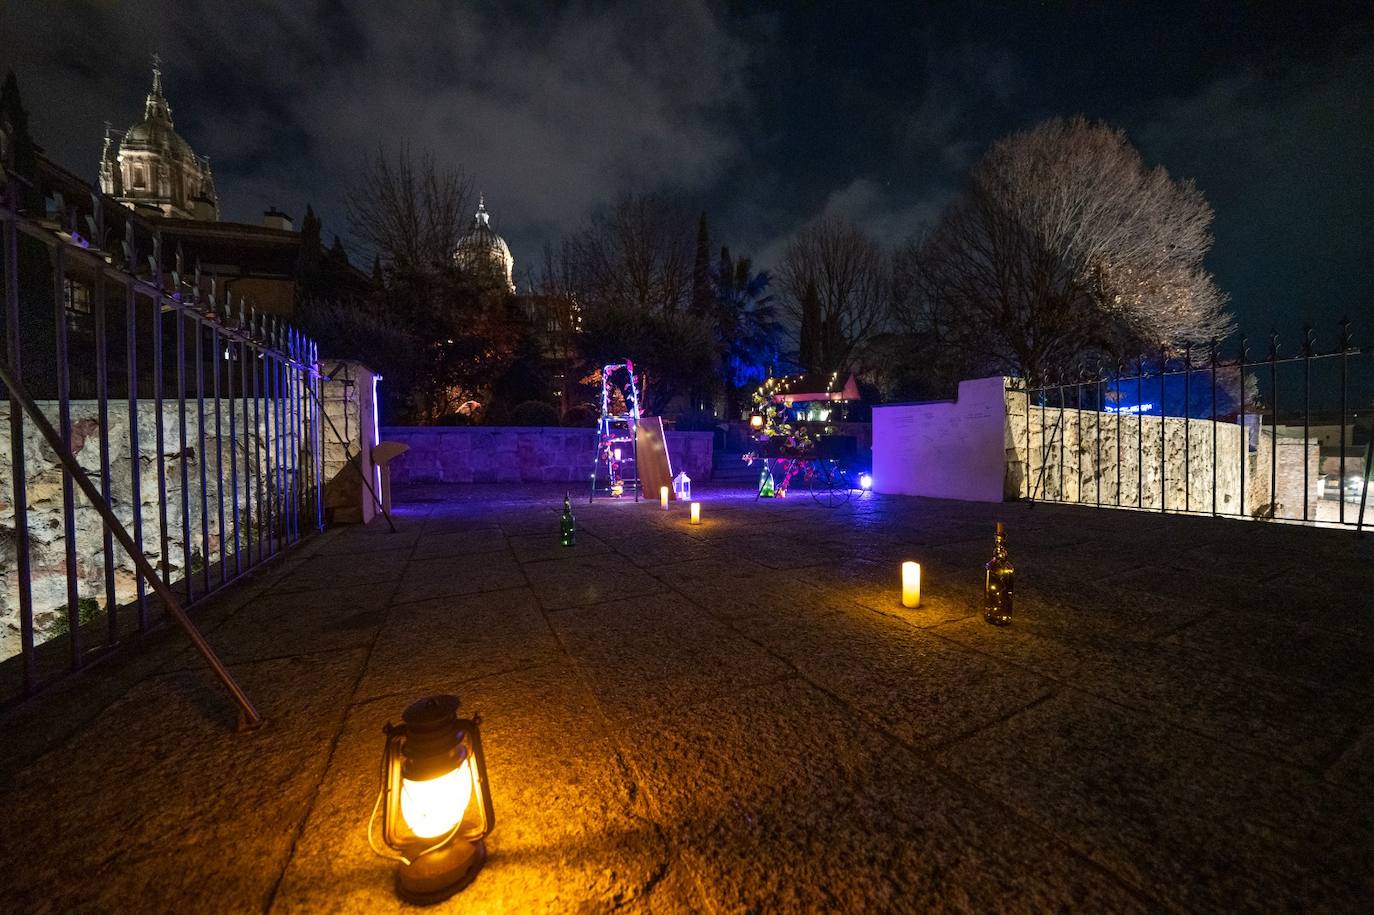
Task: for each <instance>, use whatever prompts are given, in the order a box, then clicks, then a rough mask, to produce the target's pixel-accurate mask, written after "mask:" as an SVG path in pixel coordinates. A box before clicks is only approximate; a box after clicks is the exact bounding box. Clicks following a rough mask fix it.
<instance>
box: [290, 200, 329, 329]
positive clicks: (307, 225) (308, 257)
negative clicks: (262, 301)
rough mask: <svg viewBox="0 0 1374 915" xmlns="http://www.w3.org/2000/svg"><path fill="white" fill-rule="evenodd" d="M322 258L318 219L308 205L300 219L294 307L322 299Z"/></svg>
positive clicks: (323, 290)
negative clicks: (299, 246) (299, 242)
mask: <svg viewBox="0 0 1374 915" xmlns="http://www.w3.org/2000/svg"><path fill="white" fill-rule="evenodd" d="M323 261H324V257H323V252H322V250H321V247H320V218H319V217H318V216H316V215H315V210H314V208H313V207H311V206H310V205H308V204H307V205H306V207H305V216H304V217H303V218H302V219H301V250H300V254H298V255H297V256H296V305H297V306H301V305H305V304H307V303H309V302H312V301H314V300H316V299H320V298H324V297H325V294H326V292H327V290H326V289H325V281H324V263H323Z"/></svg>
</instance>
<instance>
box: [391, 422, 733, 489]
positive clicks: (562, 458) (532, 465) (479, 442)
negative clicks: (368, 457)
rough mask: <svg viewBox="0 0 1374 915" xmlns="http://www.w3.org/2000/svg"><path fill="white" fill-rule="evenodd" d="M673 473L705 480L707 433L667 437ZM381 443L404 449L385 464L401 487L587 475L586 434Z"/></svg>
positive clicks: (405, 433)
mask: <svg viewBox="0 0 1374 915" xmlns="http://www.w3.org/2000/svg"><path fill="white" fill-rule="evenodd" d="M667 437H668V454H669V458H670V460H671V462H672V465H673V473H677V472H678V471H680V470H685V471H686V472H687V475H688V476H689V477H691V478H692V479H693V480H694V481H696V480H709V479H710V478H711V456H712V455H711V449H712V434H711V433H710V432H669V433H667ZM382 439H383V440H385V441H391V442H402V443H404V444H406V445H409V446H410V450H409V451H407V452H406V453H405V454H403V455H401V456H400V457H398V458H396V459H395V460H394V461H392V462H391V481H392V483H393V484H401V483H581V482H584V481H585V480H587V479H588V477H589V476H590V475H591V472H592V462H593V459H594V457H595V451H596V432H595V430H592V429H564V428H559V427H549V428H543V427H513V426H476V427H458V428H455V427H449V426H404V427H401V426H397V427H389V428H385V429H383V430H382Z"/></svg>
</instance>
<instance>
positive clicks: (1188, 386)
mask: <svg viewBox="0 0 1374 915" xmlns="http://www.w3.org/2000/svg"><path fill="white" fill-rule="evenodd" d="M1192 418H1193V346H1192V344H1191V343H1190V344H1187V345H1185V346H1184V347H1183V510H1184V511H1185V512H1186V511H1192V508H1193V466H1192V457H1193V426H1192Z"/></svg>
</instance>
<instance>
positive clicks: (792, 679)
mask: <svg viewBox="0 0 1374 915" xmlns="http://www.w3.org/2000/svg"><path fill="white" fill-rule="evenodd" d="M561 494H562V493H561V490H558V491H556V490H554V489H553V488H549V487H515V488H512V487H504V486H466V487H464V486H451V487H447V488H443V487H432V488H423V489H422V488H411V489H409V490H406V491H404V492H402V493H400V494H399V495H400V497H401V498H402V499H403V500H404V504H402V505H401V506H400V507H399V508H398V511H397V516H398V517H397V523H398V525H399V527H400V532H399V533H396V534H390V533H388V532H387V531H386V528H385V526H384V525H383V526H380V527H378V526H373V527H371V528H368V529H345V530H339V531H333V532H330V533H327V534H325V535H322V536H320V537H317V538H314V540H313V541H311V542H309V543H308V544H307V545H306V546H305V547H303V548H302V550H301V551H299V552H298V553H296V554H295V555H294V556H291V557H288V558H287V559H285V560H284V561H283V563H282V565H281V566H280V567H279V568H276V569H274V570H271V571H270V572H266V573H264V574H263V575H262V576H260V577H259V578H257V579H256V580H254V581H252V582H251V583H250V584H248V585H246V586H244V587H242V588H240V589H238V590H236V591H235V592H233V593H232V594H230V595H226V596H225V597H224V598H223V599H222V600H220V601H219V602H218V603H216V604H214V605H212V606H210V607H207V608H205V609H204V610H203V611H202V612H201V614H200V619H201V620H202V622H203V624H204V625H205V627H206V631H207V633H208V637H209V639H210V641H211V642H212V643H213V644H214V645H215V646H216V647H217V648H218V649H219V650H220V651H221V652H222V655H223V656H224V658H225V659H226V661H227V662H228V663H229V664H230V666H231V669H232V670H233V671H234V672H235V673H236V674H237V675H238V676H239V677H240V679H241V681H242V682H243V684H244V686H245V687H246V689H247V690H248V692H249V694H250V695H251V696H253V698H254V699H255V701H256V702H257V703H258V705H259V707H260V708H261V709H262V711H263V712H264V714H265V715H266V717H267V724H266V725H265V726H264V727H263V728H262V729H261V730H259V731H258V732H255V733H252V734H235V733H233V732H232V730H231V724H232V721H233V708H232V706H231V704H230V702H229V700H228V698H227V696H226V695H224V694H223V692H222V691H221V690H220V689H219V688H218V687H217V685H216V684H215V682H214V681H213V680H212V679H211V678H210V676H209V675H208V674H207V672H206V670H205V669H204V667H203V665H202V664H201V663H200V662H199V660H198V658H197V657H195V656H194V655H193V654H192V653H191V652H190V650H189V649H187V648H186V647H185V642H184V640H183V639H182V638H181V637H180V636H179V635H178V634H177V633H175V632H167V633H165V634H164V635H163V636H161V637H158V638H154V639H150V640H149V644H147V645H141V646H138V647H137V648H136V649H130V650H127V651H125V652H123V653H122V654H120V655H119V656H117V657H116V659H114V660H113V661H112V662H110V663H107V664H104V665H102V666H100V667H98V668H97V669H95V670H93V671H91V672H89V673H88V674H85V675H82V676H80V677H77V678H74V679H73V680H71V681H70V682H69V683H68V684H67V685H64V687H62V688H61V689H60V690H57V691H54V692H52V693H49V694H45V695H43V696H42V697H40V699H39V700H38V701H36V702H33V703H30V704H29V705H27V706H23V707H21V708H20V709H18V710H16V711H14V712H12V713H10V714H9V715H8V716H7V718H6V720H5V721H4V722H3V731H0V733H3V734H4V735H5V741H4V748H3V750H0V778H3V781H0V784H3V786H4V788H3V792H4V793H3V797H0V801H3V807H2V808H0V809H3V810H4V811H5V816H4V818H3V825H0V860H3V861H4V862H5V864H4V871H5V879H4V880H0V911H5V912H29V911H62V912H66V911H102V912H157V911H169V912H183V913H184V912H242V911H252V910H259V909H261V910H271V911H281V912H297V911H310V912H339V911H352V912H386V911H392V910H397V909H400V908H403V906H402V905H401V904H400V903H399V902H397V901H396V900H395V898H394V896H393V895H392V890H391V865H390V864H389V863H388V862H386V861H383V860H381V859H379V858H376V857H374V856H373V855H372V854H371V853H370V852H369V851H368V847H367V842H366V838H365V828H366V825H367V821H368V816H369V814H370V812H371V810H372V804H373V799H374V797H375V792H376V789H377V785H376V779H377V770H378V764H379V758H380V752H381V743H382V740H381V728H382V725H383V724H384V723H385V722H387V721H388V720H398V719H399V716H400V712H401V710H402V709H403V708H404V707H405V705H406V704H407V703H409V702H410V701H411V700H412V699H413V698H416V697H419V696H422V695H425V694H428V693H433V692H439V691H445V692H454V693H457V694H458V695H459V696H460V697H462V700H463V708H464V710H465V711H467V712H472V711H479V712H480V713H481V714H482V716H483V718H484V721H485V724H484V728H483V732H484V739H485V742H486V752H487V758H488V769H489V774H490V780H491V786H492V791H493V795H494V803H495V808H496V813H497V827H496V831H495V833H494V834H493V836H492V837H491V839H490V841H489V847H490V851H491V857H490V860H489V862H488V864H487V866H486V868H485V869H484V870H483V872H482V873H481V874H480V875H479V877H478V878H477V880H476V882H475V883H474V884H473V885H472V886H471V887H470V888H469V889H467V890H466V891H464V892H463V893H462V894H461V895H460V896H459V897H457V898H455V899H453V900H451V901H450V902H449V903H448V904H447V905H446V906H441V907H440V908H441V909H447V910H451V911H469V910H470V911H499V910H513V911H522V912H527V911H559V912H563V911H605V910H609V909H613V908H617V907H623V908H627V909H631V910H653V911H678V910H705V911H738V910H754V911H790V910H829V911H890V910H917V911H925V910H960V911H988V910H1008V911H1031V910H1046V909H1056V910H1089V911H1101V910H1110V911H1144V910H1149V911H1157V910H1162V909H1174V910H1189V911H1226V912H1232V911H1244V910H1275V909H1299V908H1301V909H1310V910H1330V911H1356V910H1364V911H1368V910H1370V907H1371V905H1374V816H1371V814H1372V813H1374V801H1371V797H1372V796H1374V639H1371V635H1372V634H1374V600H1371V594H1374V562H1372V561H1371V560H1374V541H1370V540H1361V539H1357V538H1356V537H1354V536H1353V535H1351V534H1350V533H1348V532H1341V531H1328V530H1309V529H1301V528H1296V527H1285V526H1277V525H1267V524H1262V523H1250V522H1240V521H1214V520H1211V519H1206V518H1180V517H1163V516H1159V515H1154V514H1146V513H1134V512H1125V511H1112V510H1094V509H1088V508H1077V507H1071V506H1049V505H1043V506H1036V507H1029V506H1026V505H1021V504H1016V505H978V504H968V503H956V502H939V501H933V500H922V499H910V498H900V497H882V496H872V495H871V496H868V497H866V498H864V499H861V500H856V501H854V502H853V503H851V504H850V505H848V506H846V507H843V508H838V509H834V510H829V509H824V508H820V507H818V506H816V505H814V504H813V503H812V502H811V501H810V500H809V499H807V498H804V497H802V498H799V497H797V496H795V495H794V496H793V497H792V498H790V499H787V500H779V501H772V502H767V501H765V502H760V503H755V502H753V501H752V500H751V498H750V494H748V493H743V492H740V491H737V490H736V491H728V490H716V491H706V492H703V493H701V499H702V501H703V502H704V520H705V523H704V524H703V525H701V526H700V527H689V526H688V525H687V523H686V508H685V506H674V507H673V509H672V510H671V511H669V512H663V511H660V510H659V508H658V506H657V505H656V504H652V503H649V504H646V503H640V504H634V503H633V502H629V501H620V502H611V501H605V502H598V503H597V504H595V505H592V506H588V505H586V504H585V503H583V504H578V505H577V506H576V512H577V516H578V522H579V534H578V545H577V546H576V547H575V548H572V549H562V548H560V547H559V546H558V545H557V540H556V534H557V529H558V512H559V508H560V501H561V500H560V497H561ZM997 519H1003V520H1005V521H1006V522H1007V528H1008V538H1009V544H1010V549H1011V556H1012V559H1013V560H1014V562H1015V563H1016V567H1017V575H1018V579H1017V617H1016V622H1015V624H1014V625H1013V626H1012V627H1011V628H1009V629H1005V630H1001V629H994V628H993V627H990V626H987V625H986V624H984V623H983V622H982V619H981V616H980V615H979V612H978V611H979V599H980V597H981V575H980V568H981V564H982V562H983V561H984V560H985V559H986V558H987V556H988V554H989V553H990V549H991V544H992V527H993V522H994V521H995V520H997ZM903 559H917V560H919V561H921V563H922V565H923V570H924V590H925V600H924V604H923V605H922V606H921V607H920V608H919V609H916V610H904V609H902V608H901V606H900V604H899V601H898V563H899V562H900V561H901V560H903Z"/></svg>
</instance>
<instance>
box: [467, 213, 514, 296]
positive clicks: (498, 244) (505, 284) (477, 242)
mask: <svg viewBox="0 0 1374 915" xmlns="http://www.w3.org/2000/svg"><path fill="white" fill-rule="evenodd" d="M453 261H454V263H455V264H457V265H458V268H459V269H460V270H462V271H463V272H464V273H466V274H467V275H468V276H471V277H472V278H473V279H474V280H475V281H476V282H477V284H478V285H479V286H481V287H482V288H484V289H499V290H501V291H503V292H511V293H513V292H515V281H514V279H513V277H514V271H515V258H513V257H512V256H511V253H510V246H509V245H507V244H506V240H505V239H504V238H502V237H501V236H500V235H498V234H496V230H495V229H493V228H492V227H491V215H490V214H489V213H488V212H487V201H486V198H485V197H484V196H482V195H478V200H477V212H476V213H475V214H473V217H472V226H471V228H469V229H468V231H467V232H466V233H464V235H463V237H462V238H460V239H458V245H457V247H456V248H455V249H454V252H453Z"/></svg>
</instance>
